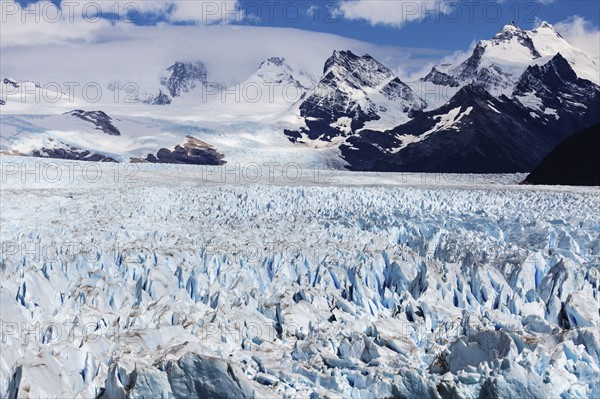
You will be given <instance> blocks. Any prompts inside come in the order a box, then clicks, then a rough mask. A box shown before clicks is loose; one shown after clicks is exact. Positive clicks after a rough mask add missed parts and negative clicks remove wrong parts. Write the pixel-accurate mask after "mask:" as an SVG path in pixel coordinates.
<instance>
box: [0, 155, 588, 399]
mask: <svg viewBox="0 0 600 399" xmlns="http://www.w3.org/2000/svg"><path fill="white" fill-rule="evenodd" d="M20 162H21V160H19V159H18V158H4V159H3V160H2V170H3V176H2V177H3V179H6V181H7V183H8V184H3V185H2V199H3V200H2V203H1V207H2V209H1V210H2V217H3V226H2V230H1V233H0V234H1V238H2V242H3V244H4V245H3V253H2V269H1V270H2V285H1V286H0V295H1V297H2V306H3V309H2V313H1V315H0V317H1V318H2V323H3V325H4V326H5V329H4V330H3V336H2V338H3V340H4V343H3V348H2V352H3V356H2V362H1V363H0V367H1V369H0V370H1V374H0V375H1V377H2V378H1V380H0V392H2V395H3V396H10V395H11V394H15V393H16V392H17V390H18V392H21V393H22V392H28V393H29V395H31V396H43V397H48V396H67V397H73V396H75V397H96V396H102V395H104V396H105V397H115V396H121V395H126V394H127V395H130V396H132V397H148V396H156V395H157V394H158V393H163V394H164V395H166V396H168V395H169V394H171V395H174V396H177V395H185V394H186V392H187V394H188V395H189V394H190V393H189V391H186V388H185V387H186V386H187V387H189V386H196V387H197V388H196V389H202V390H203V391H204V390H206V391H204V392H214V391H213V390H212V389H214V386H211V385H210V382H209V381H212V380H213V379H216V378H222V381H223V382H222V384H223V385H222V386H227V387H231V389H229V390H228V391H226V392H222V391H221V393H222V394H224V395H225V396H226V397H261V398H262V397H268V396H270V395H273V396H276V397H289V398H292V397H294V398H295V397H305V398H308V397H314V396H315V395H318V396H325V395H328V396H342V397H351V398H352V397H355V398H358V397H369V398H370V397H390V396H400V397H423V395H424V393H426V394H427V395H429V397H432V398H441V397H447V396H448V395H451V394H452V395H455V396H456V397H487V396H489V395H498V396H499V397H510V396H513V397H517V396H518V397H522V396H525V397H539V398H547V397H554V396H560V397H562V398H582V397H595V396H597V394H598V393H599V389H600V386H598V380H597V376H598V372H599V371H600V369H599V367H598V365H599V364H600V359H599V358H598V354H599V353H600V336H599V333H598V331H599V330H598V323H599V320H598V315H599V308H600V306H599V299H600V298H599V297H598V284H599V283H600V274H599V267H600V264H599V263H598V256H599V255H600V246H598V242H599V234H600V232H599V231H598V229H597V225H598V224H599V222H600V220H599V219H598V216H597V209H596V208H597V189H577V190H576V189H573V188H560V187H559V188H552V189H543V188H542V189H535V190H531V189H529V188H527V187H522V186H510V185H509V186H501V185H500V186H497V187H496V188H495V189H486V188H484V187H483V186H481V187H479V188H477V189H470V188H469V187H468V185H465V183H463V184H462V187H455V188H445V189H428V188H426V187H424V186H421V187H418V186H417V187H403V186H402V182H403V181H404V180H403V177H402V175H381V176H376V177H372V179H371V180H370V182H371V184H374V185H375V187H336V184H335V183H333V184H332V183H329V184H325V185H321V184H317V185H315V184H307V185H304V186H298V187H290V186H287V187H285V186H275V185H273V186H268V185H255V184H229V185H223V184H218V185H215V184H202V180H199V176H201V170H202V169H201V168H199V167H188V168H181V167H175V166H166V167H163V166H160V167H159V166H154V165H153V166H148V165H145V166H141V168H142V169H140V170H139V171H138V172H137V174H135V175H133V180H129V179H127V180H124V179H122V178H123V177H125V175H119V174H117V176H119V179H118V180H115V171H114V169H110V168H108V167H106V171H107V172H108V173H109V174H108V175H107V176H108V177H109V178H108V179H104V180H102V181H101V182H97V183H94V182H92V181H90V180H89V178H88V179H87V180H86V178H84V177H83V175H82V174H81V172H82V170H83V168H85V165H86V164H85V163H71V165H72V170H73V171H74V172H75V173H74V176H76V177H75V181H73V180H71V179H66V180H63V182H62V183H60V184H59V185H58V186H57V185H56V183H52V182H51V181H49V180H47V179H46V180H44V179H42V180H41V181H40V183H36V180H35V179H33V178H32V176H31V175H30V176H29V178H28V179H26V180H25V183H23V180H22V176H21V174H20V173H19V172H18V171H15V170H13V169H12V168H11V166H9V165H12V164H11V163H14V165H12V166H15V165H19V164H20ZM27 162H31V163H32V164H35V163H36V162H44V161H36V160H27ZM31 166H32V165H29V169H32V168H31ZM99 167H104V165H99ZM144 168H145V169H144ZM146 169H147V171H145V170H146ZM40 170H44V168H43V167H42V166H40ZM129 172H130V171H129ZM311 172H313V171H311ZM168 175H171V176H172V177H177V178H174V179H173V178H171V179H168V178H167V176H168ZM52 176H54V175H52ZM355 176H356V175H354V174H350V173H345V174H340V180H342V181H344V180H346V179H348V181H353V182H354V184H356V177H355ZM127 177H131V176H129V175H127ZM431 177H434V176H431ZM448 178H449V177H448ZM488 178H489V177H488ZM390 180H396V183H395V186H387V187H386V186H385V185H387V184H388V182H389V181H390ZM38 181H39V180H38ZM429 181H430V182H431V181H433V180H429ZM52 184H54V186H52ZM421 184H423V183H421ZM52 187H54V188H52ZM42 188H43V189H42ZM523 203H526V204H528V206H527V208H526V209H525V208H523V207H522V204H523ZM107 204H110V206H107ZM38 209H39V210H40V211H38ZM573 209H577V210H578V211H577V213H576V214H573V212H572V210H573ZM41 210H43V211H41ZM24 216H25V217H27V224H26V225H25V224H23V223H22V220H23V217H24ZM51 221H52V223H51ZM36 245H38V246H37V247H36ZM35 248H40V249H39V250H36V249H35ZM42 249H43V250H42ZM36 322H39V323H41V324H40V325H41V326H43V328H42V331H41V332H37V330H34V329H35V327H33V326H34V324H35V323H36ZM21 323H25V324H24V325H25V326H26V328H28V329H29V330H31V331H30V332H29V333H26V334H25V335H23V333H22V330H21V326H23V324H21ZM50 323H53V324H50ZM73 326H75V327H73ZM227 370H229V371H227ZM236 381H237V383H236ZM41 382H42V383H41Z"/></svg>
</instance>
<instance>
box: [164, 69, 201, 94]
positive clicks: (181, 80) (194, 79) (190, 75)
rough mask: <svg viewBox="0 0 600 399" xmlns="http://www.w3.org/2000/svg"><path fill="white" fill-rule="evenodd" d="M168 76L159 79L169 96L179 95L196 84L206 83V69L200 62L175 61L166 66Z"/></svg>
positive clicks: (188, 90)
mask: <svg viewBox="0 0 600 399" xmlns="http://www.w3.org/2000/svg"><path fill="white" fill-rule="evenodd" d="M167 71H168V72H170V73H171V74H170V76H169V77H165V78H163V79H162V80H161V84H162V85H163V86H165V87H166V88H167V90H168V91H169V93H170V94H171V97H179V96H180V95H181V93H189V92H190V91H191V90H192V89H194V88H196V87H197V86H198V85H206V84H207V76H208V73H207V70H206V67H205V66H204V64H203V63H202V62H199V61H197V62H176V63H175V64H173V65H171V66H170V67H169V68H167Z"/></svg>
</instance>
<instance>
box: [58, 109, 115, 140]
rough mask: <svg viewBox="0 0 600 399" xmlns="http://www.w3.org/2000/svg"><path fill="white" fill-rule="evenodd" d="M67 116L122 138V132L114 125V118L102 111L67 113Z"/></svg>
mask: <svg viewBox="0 0 600 399" xmlns="http://www.w3.org/2000/svg"><path fill="white" fill-rule="evenodd" d="M66 115H71V116H74V117H76V118H79V119H81V120H83V121H86V122H89V123H92V124H93V125H94V126H96V129H98V130H101V131H103V132H104V133H106V134H109V135H111V136H120V135H121V132H120V131H119V129H117V128H116V127H115V126H114V125H113V124H112V118H111V117H110V116H108V115H106V114H105V113H104V112H102V111H82V110H75V111H71V112H67V113H66Z"/></svg>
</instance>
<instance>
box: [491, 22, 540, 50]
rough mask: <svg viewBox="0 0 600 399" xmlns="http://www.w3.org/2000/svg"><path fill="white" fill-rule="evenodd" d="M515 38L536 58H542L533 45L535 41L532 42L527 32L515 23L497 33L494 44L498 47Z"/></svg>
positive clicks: (493, 40)
mask: <svg viewBox="0 0 600 399" xmlns="http://www.w3.org/2000/svg"><path fill="white" fill-rule="evenodd" d="M546 26H547V24H546ZM513 38H517V41H518V42H519V44H521V45H522V46H523V47H526V48H528V49H529V51H530V52H531V55H532V56H533V57H534V58H540V57H541V55H540V53H539V52H538V51H537V49H536V48H535V46H534V45H533V40H531V38H530V37H529V35H527V32H526V31H524V30H523V29H521V28H519V27H518V26H517V25H515V23H514V22H512V23H511V24H509V25H508V26H506V27H505V28H504V29H502V30H501V31H500V32H498V33H496V35H495V36H494V38H493V39H492V44H494V45H497V44H499V43H502V42H504V43H508V42H510V41H511V40H512V39H513Z"/></svg>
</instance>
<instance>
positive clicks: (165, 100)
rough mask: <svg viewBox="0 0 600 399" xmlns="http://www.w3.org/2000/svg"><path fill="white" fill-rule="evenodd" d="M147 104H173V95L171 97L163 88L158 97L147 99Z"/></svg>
mask: <svg viewBox="0 0 600 399" xmlns="http://www.w3.org/2000/svg"><path fill="white" fill-rule="evenodd" d="M146 104H150V105H169V104H171V97H169V96H168V95H167V94H165V93H163V91H162V90H160V91H159V93H158V95H157V96H156V97H154V98H152V99H150V100H148V101H146Z"/></svg>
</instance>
